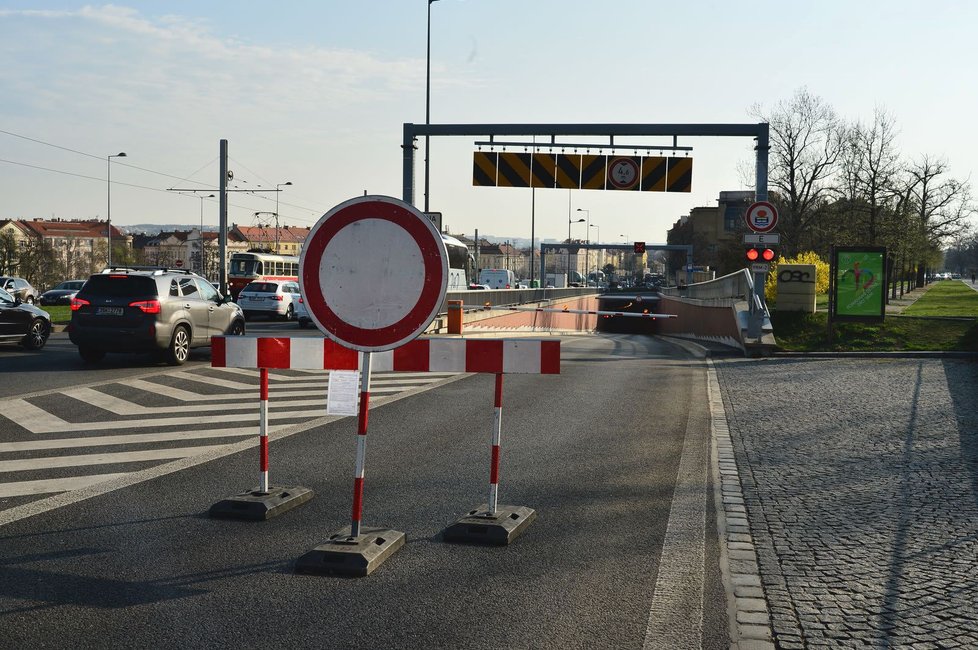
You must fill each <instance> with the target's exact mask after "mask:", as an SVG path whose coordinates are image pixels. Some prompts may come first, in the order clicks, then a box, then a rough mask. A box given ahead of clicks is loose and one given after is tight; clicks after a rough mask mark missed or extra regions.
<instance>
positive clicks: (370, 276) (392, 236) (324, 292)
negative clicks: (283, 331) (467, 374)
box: [299, 196, 448, 352]
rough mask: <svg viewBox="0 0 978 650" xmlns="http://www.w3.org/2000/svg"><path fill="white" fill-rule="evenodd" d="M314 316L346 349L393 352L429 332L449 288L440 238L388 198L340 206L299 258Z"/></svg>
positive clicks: (314, 230) (302, 283) (367, 198)
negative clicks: (424, 332) (428, 328)
mask: <svg viewBox="0 0 978 650" xmlns="http://www.w3.org/2000/svg"><path fill="white" fill-rule="evenodd" d="M299 287H300V289H301V290H302V295H303V297H304V298H305V301H306V305H307V306H308V309H309V316H310V318H311V319H312V321H313V322H314V323H316V325H317V326H318V327H319V329H320V330H321V331H322V332H323V333H324V334H326V336H328V337H329V338H331V339H332V340H334V341H336V342H337V343H339V344H341V345H345V346H346V347H348V348H352V349H354V350H360V351H363V352H378V351H381V350H391V349H393V348H396V347H398V346H400V345H403V344H404V343H407V342H408V341H410V340H412V339H414V338H415V337H416V336H417V335H418V334H420V333H421V332H423V331H424V330H425V329H426V328H427V327H428V325H430V324H431V321H432V320H434V318H435V315H436V314H437V313H438V310H439V309H440V308H441V304H442V302H443V301H444V299H445V291H446V289H447V287H448V254H447V252H446V249H445V244H444V243H443V241H442V238H441V234H440V233H439V232H438V230H437V229H436V228H435V226H434V224H432V222H431V221H430V220H429V219H426V218H425V216H424V215H423V214H422V213H421V212H419V211H418V210H417V209H416V208H415V207H414V206H412V205H410V204H408V203H405V202H403V201H400V200H398V199H395V198H392V197H389V196H361V197H357V198H355V199H350V200H349V201H344V202H343V203H340V204H339V205H337V206H336V207H334V208H333V209H332V210H330V211H329V212H327V213H326V214H324V215H323V216H322V218H321V219H320V220H319V221H318V222H316V225H315V226H313V228H312V230H311V231H310V232H309V236H308V238H307V239H306V244H305V246H304V247H303V249H302V255H301V257H300V258H299Z"/></svg>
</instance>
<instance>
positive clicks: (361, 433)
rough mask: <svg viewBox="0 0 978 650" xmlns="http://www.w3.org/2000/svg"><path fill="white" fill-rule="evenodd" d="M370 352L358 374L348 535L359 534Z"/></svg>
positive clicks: (364, 354)
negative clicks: (355, 443) (351, 496)
mask: <svg viewBox="0 0 978 650" xmlns="http://www.w3.org/2000/svg"><path fill="white" fill-rule="evenodd" d="M370 354H371V353H370V352H364V353H363V370H362V371H361V373H362V374H361V375H360V409H359V410H358V411H357V468H356V473H355V475H354V477H353V517H352V522H351V524H350V536H351V537H359V536H360V518H361V514H362V511H363V468H364V464H365V462H366V456H367V409H368V407H369V405H370Z"/></svg>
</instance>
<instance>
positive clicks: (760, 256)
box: [745, 247, 774, 262]
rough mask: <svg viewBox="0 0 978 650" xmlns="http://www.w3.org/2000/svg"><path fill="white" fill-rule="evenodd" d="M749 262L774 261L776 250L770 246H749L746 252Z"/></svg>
mask: <svg viewBox="0 0 978 650" xmlns="http://www.w3.org/2000/svg"><path fill="white" fill-rule="evenodd" d="M745 257H746V258H747V261H748V262H773V261H774V250H773V249H770V248H757V247H751V248H748V249H747V251H746V252H745Z"/></svg>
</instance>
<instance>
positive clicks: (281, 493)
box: [208, 485, 314, 521]
mask: <svg viewBox="0 0 978 650" xmlns="http://www.w3.org/2000/svg"><path fill="white" fill-rule="evenodd" d="M313 496H314V493H313V491H312V490H310V489H309V488H305V487H302V486H299V485H297V486H294V487H274V486H273V487H270V488H268V492H260V491H259V490H258V489H257V488H256V489H254V490H248V491H246V492H242V493H240V494H236V495H234V496H233V497H228V498H227V499H223V500H221V501H218V502H217V503H215V504H214V505H212V506H211V509H210V511H209V512H208V514H209V515H210V516H211V517H214V518H216V519H245V520H248V521H265V520H267V519H271V518H272V517H277V516H279V515H280V514H282V513H283V512H288V511H289V510H291V509H292V508H295V507H296V506H300V505H302V504H303V503H305V502H306V501H309V500H310V499H312V497H313Z"/></svg>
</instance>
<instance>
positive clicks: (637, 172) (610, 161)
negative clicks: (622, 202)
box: [608, 156, 642, 190]
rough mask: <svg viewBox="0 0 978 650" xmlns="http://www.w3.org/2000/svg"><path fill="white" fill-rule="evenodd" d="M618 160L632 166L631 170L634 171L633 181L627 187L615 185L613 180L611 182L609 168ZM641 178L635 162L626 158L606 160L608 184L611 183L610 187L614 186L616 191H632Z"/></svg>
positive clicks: (640, 172) (640, 171)
mask: <svg viewBox="0 0 978 650" xmlns="http://www.w3.org/2000/svg"><path fill="white" fill-rule="evenodd" d="M619 160H624V161H626V162H628V163H629V164H630V165H631V166H632V169H634V170H635V179H634V180H633V181H632V182H631V183H629V184H628V185H620V184H618V183H616V182H615V181H614V180H612V178H611V168H612V166H613V165H614V164H615V163H616V162H617V161H619ZM641 176H642V170H641V169H640V168H639V166H638V165H637V164H636V163H635V161H634V160H632V159H631V158H628V157H626V156H618V157H617V158H609V159H608V182H609V183H611V184H612V185H614V186H615V187H616V188H617V189H619V190H630V189H632V188H633V187H635V186H636V185H638V183H639V181H640V180H641Z"/></svg>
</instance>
